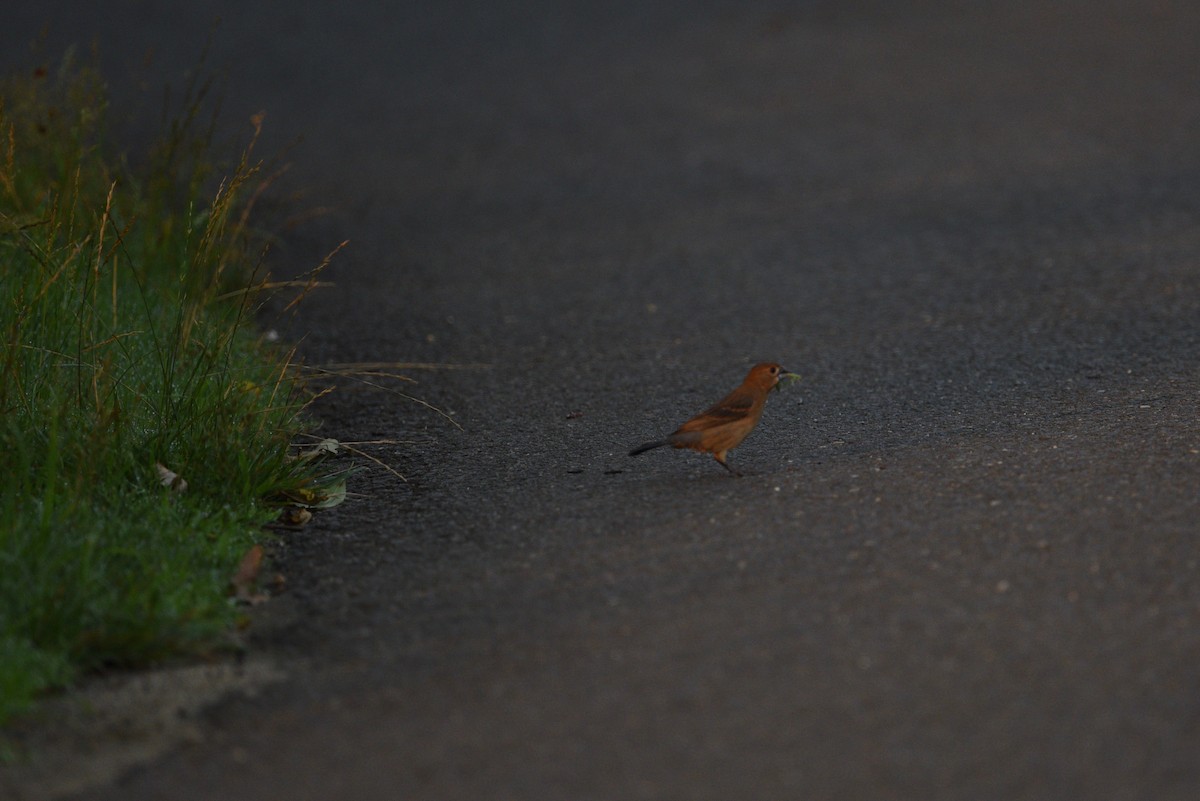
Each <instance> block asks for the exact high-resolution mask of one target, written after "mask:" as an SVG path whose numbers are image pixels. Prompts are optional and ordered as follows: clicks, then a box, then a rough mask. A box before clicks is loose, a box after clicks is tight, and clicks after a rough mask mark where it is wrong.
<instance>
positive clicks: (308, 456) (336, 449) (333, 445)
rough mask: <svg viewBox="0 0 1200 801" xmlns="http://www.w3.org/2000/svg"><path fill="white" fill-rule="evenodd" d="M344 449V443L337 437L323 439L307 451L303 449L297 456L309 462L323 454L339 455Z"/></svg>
mask: <svg viewBox="0 0 1200 801" xmlns="http://www.w3.org/2000/svg"><path fill="white" fill-rule="evenodd" d="M341 451H342V443H340V442H338V441H337V440H336V439H323V440H321V441H320V442H318V443H317V444H316V445H313V446H312V447H311V448H309V449H308V450H306V451H301V452H300V455H299V456H297V457H296V458H297V459H299V460H300V461H302V462H308V461H311V460H313V459H316V458H319V457H322V456H337V455H338V454H339V453H341Z"/></svg>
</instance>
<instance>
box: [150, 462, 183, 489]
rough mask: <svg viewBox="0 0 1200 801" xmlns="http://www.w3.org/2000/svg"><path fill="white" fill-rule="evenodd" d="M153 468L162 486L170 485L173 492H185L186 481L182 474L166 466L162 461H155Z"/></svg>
mask: <svg viewBox="0 0 1200 801" xmlns="http://www.w3.org/2000/svg"><path fill="white" fill-rule="evenodd" d="M154 469H155V471H156V472H157V473H158V482H159V483H160V484H162V485H163V486H164V487H170V488H171V489H173V490H174V491H175V492H187V488H188V483H187V481H185V480H184V478H183V476H181V475H179V474H178V473H176V472H175V471H174V470H171V469H170V468H168V467H167V466H166V465H165V464H163V463H162V462H155V463H154Z"/></svg>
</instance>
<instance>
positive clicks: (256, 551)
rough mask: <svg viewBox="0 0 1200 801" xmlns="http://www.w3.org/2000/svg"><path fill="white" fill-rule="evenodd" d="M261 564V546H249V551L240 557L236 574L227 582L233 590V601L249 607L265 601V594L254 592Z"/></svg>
mask: <svg viewBox="0 0 1200 801" xmlns="http://www.w3.org/2000/svg"><path fill="white" fill-rule="evenodd" d="M262 562H263V547H262V546H261V545H252V546H250V549H249V550H247V551H246V553H245V554H244V555H243V556H242V561H241V562H240V563H239V564H238V569H237V572H236V573H234V574H233V578H231V579H230V580H229V586H230V587H231V588H232V589H233V597H234V599H235V600H237V601H240V602H242V603H247V604H250V605H251V606H254V605H255V604H260V603H262V602H263V601H265V600H267V596H266V595H265V594H263V593H260V592H255V590H256V585H257V583H258V574H259V572H260V571H261V570H262Z"/></svg>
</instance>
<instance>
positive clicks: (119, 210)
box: [0, 61, 309, 722]
mask: <svg viewBox="0 0 1200 801" xmlns="http://www.w3.org/2000/svg"><path fill="white" fill-rule="evenodd" d="M189 97H190V99H189V102H188V103H186V104H185V106H186V108H185V112H184V115H183V117H182V120H181V121H179V122H176V123H173V124H171V125H170V126H169V128H168V130H167V131H166V132H165V133H164V135H163V138H162V140H161V141H160V142H159V144H158V145H157V146H156V147H155V148H154V149H153V151H152V152H151V153H150V154H149V156H148V158H147V159H146V160H145V162H146V165H147V166H145V167H144V168H142V169H141V170H140V171H137V172H135V171H134V170H131V169H129V168H128V167H127V166H125V165H124V164H123V163H121V162H118V161H114V160H113V159H112V157H111V156H110V154H109V153H108V152H107V150H106V143H105V141H104V125H103V122H104V116H105V109H106V95H105V88H104V85H103V83H102V81H101V80H100V78H99V77H98V75H97V74H96V73H95V72H94V71H92V70H89V69H86V68H80V67H76V66H73V65H72V64H71V63H70V62H69V61H68V63H67V64H66V65H65V66H64V68H63V69H62V71H61V72H60V73H59V74H58V75H49V74H46V72H45V71H43V70H38V71H36V72H35V73H33V74H32V75H30V76H25V77H21V78H14V79H10V80H8V81H7V82H5V83H3V84H2V85H0V454H2V459H3V464H2V465H0V722H2V721H3V720H4V719H5V718H6V717H9V716H11V715H12V714H13V713H15V712H16V711H19V710H20V709H22V708H24V707H25V706H27V705H28V703H29V702H30V700H31V699H32V698H34V697H35V696H36V694H37V693H39V692H41V691H44V690H46V689H47V688H54V687H59V686H63V685H65V684H68V683H69V682H71V681H72V679H73V678H75V677H77V676H78V675H80V673H81V672H85V671H90V670H94V669H98V668H101V667H105V666H132V665H141V664H146V663H148V662H151V661H153V660H156V659H160V658H163V657H165V656H167V655H171V654H176V653H179V652H181V651H189V650H197V649H200V650H203V649H208V648H211V647H213V646H214V644H215V643H219V642H220V641H221V639H222V636H223V634H224V633H225V632H228V631H229V629H230V627H231V625H232V624H234V623H235V621H236V616H237V614H238V612H237V610H236V608H235V607H234V605H233V604H232V602H231V601H230V599H229V598H228V597H227V595H226V589H227V586H228V581H229V578H230V576H231V575H232V573H233V572H234V570H235V568H236V566H237V563H238V560H239V558H240V557H241V556H242V555H243V554H244V553H245V552H246V550H247V548H248V547H250V546H251V545H252V544H253V543H254V542H255V541H256V540H258V539H260V538H261V537H262V530H261V525H262V524H263V523H264V522H266V521H268V520H269V519H270V518H272V517H273V516H274V514H275V512H274V511H273V510H272V509H271V508H270V506H269V504H267V503H264V499H266V498H268V497H269V496H271V495H272V494H275V493H280V492H287V491H297V490H300V489H302V488H303V487H304V486H305V484H306V482H307V481H308V480H309V479H308V477H306V476H304V475H303V474H302V473H301V471H302V470H304V469H306V468H305V467H304V465H303V463H302V462H298V461H296V460H291V459H289V458H288V445H289V443H290V442H291V441H292V440H293V438H294V437H295V435H296V434H297V433H298V432H299V431H300V430H301V429H302V427H303V420H302V418H301V401H300V400H299V399H298V397H297V393H296V392H295V391H294V390H295V387H294V386H293V383H292V381H293V379H292V373H291V371H290V370H289V369H288V364H287V354H281V353H277V352H273V351H272V350H270V349H269V348H267V347H266V346H264V345H263V344H262V343H260V342H259V341H258V340H257V339H256V338H255V335H254V331H253V330H252V326H251V324H250V323H251V322H252V317H253V314H252V312H253V309H252V308H251V307H250V306H249V304H250V303H251V299H252V297H253V293H252V292H250V291H240V290H244V289H245V287H247V286H248V285H249V283H250V282H252V281H253V280H254V279H255V272H256V270H257V267H258V265H259V264H260V263H261V253H260V254H257V255H256V254H255V252H254V251H253V250H252V242H253V239H252V237H251V236H250V235H249V234H250V229H249V226H248V224H247V220H248V215H249V211H250V207H251V206H252V205H253V197H255V196H256V194H257V192H258V191H260V190H261V188H262V186H263V182H264V181H265V178H264V177H263V175H262V173H261V169H260V165H259V164H257V163H253V162H251V160H250V155H249V154H250V148H247V150H246V154H245V155H244V156H243V157H242V158H241V160H240V162H238V163H236V164H235V165H232V167H231V169H230V171H229V173H228V177H226V178H225V179H224V180H221V181H219V182H217V181H215V179H214V176H215V175H216V171H215V169H214V168H213V166H212V163H211V161H210V157H209V156H208V155H207V154H208V150H207V145H208V142H209V136H208V135H207V134H205V133H200V134H197V133H195V128H196V125H195V121H196V119H197V117H198V114H197V111H198V109H200V108H201V106H202V101H203V92H193V93H191V94H190V96H189ZM257 126H258V121H256V122H255V136H257ZM252 145H253V140H251V147H252ZM206 186H207V187H209V190H208V192H209V194H208V195H207V196H205V195H204V192H205V187H206ZM214 187H215V188H214ZM166 471H170V473H168V472H166ZM171 473H174V474H177V475H178V477H179V479H181V480H176V481H174V482H171V481H169V480H167V481H164V476H168V477H169V476H170V474H171ZM183 482H186V486H187V489H186V491H180V489H181V488H182V486H183Z"/></svg>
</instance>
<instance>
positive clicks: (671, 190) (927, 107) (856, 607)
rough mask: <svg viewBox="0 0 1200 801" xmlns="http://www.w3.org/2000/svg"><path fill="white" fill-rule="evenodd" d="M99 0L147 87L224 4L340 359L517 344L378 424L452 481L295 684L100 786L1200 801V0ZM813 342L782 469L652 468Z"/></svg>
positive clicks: (333, 591)
mask: <svg viewBox="0 0 1200 801" xmlns="http://www.w3.org/2000/svg"><path fill="white" fill-rule="evenodd" d="M31 5H32V4H31ZM49 5H50V8H49V9H45V8H42V7H41V6H40V4H39V8H38V9H36V10H35V9H32V8H31V9H28V10H25V11H18V12H15V19H16V23H15V24H14V25H13V26H9V27H7V29H6V30H5V31H4V33H3V34H2V39H3V41H4V42H6V43H11V42H14V41H17V40H20V42H23V41H25V40H27V39H28V38H29V37H30V35H31V34H30V31H33V30H35V29H36V21H37V20H38V19H41V18H43V17H45V18H49V19H55V20H57V21H56V23H55V26H54V27H53V28H52V32H51V41H52V42H57V41H66V40H69V39H72V38H73V39H75V40H77V41H78V40H81V39H83V38H87V37H90V36H92V35H93V34H94V35H95V36H96V37H97V38H98V41H99V43H100V45H101V49H102V53H103V54H104V58H105V59H106V61H107V62H108V63H109V64H110V65H111V66H110V78H112V79H113V83H114V86H115V88H116V90H117V91H118V94H120V93H121V92H123V91H125V90H123V89H121V88H120V87H119V86H116V85H117V84H118V83H119V80H118V78H119V76H120V75H122V74H133V73H135V72H136V71H137V70H139V69H143V68H142V67H141V66H140V65H141V64H143V62H144V60H145V59H144V56H145V54H146V53H147V51H148V50H150V49H153V50H154V52H155V53H156V56H155V59H154V60H153V63H154V65H155V67H154V68H153V69H152V71H151V74H152V75H155V76H156V79H157V76H158V75H162V76H165V77H164V79H166V78H172V77H173V76H176V75H179V74H181V72H182V70H183V69H184V68H186V67H187V66H189V65H190V64H192V63H194V60H195V59H196V58H197V57H198V53H199V52H200V49H201V46H202V43H203V39H204V35H205V31H206V30H207V28H208V23H209V22H210V21H211V19H212V18H213V17H214V16H216V15H218V14H220V15H221V16H222V17H223V23H222V26H221V29H220V30H219V32H218V33H217V35H216V37H215V39H214V44H213V48H212V54H211V57H210V63H211V64H212V65H214V66H215V67H217V68H219V69H220V70H221V71H222V72H223V74H224V75H226V76H227V80H226V83H225V86H224V93H225V98H226V99H225V103H224V114H223V120H224V126H225V128H224V130H227V131H228V132H229V133H230V135H236V134H238V133H240V132H243V131H245V130H247V129H248V123H246V120H247V119H248V118H249V115H250V114H251V113H253V112H255V111H258V110H266V112H267V125H268V135H269V140H268V142H267V146H268V147H270V146H274V145H278V144H281V143H283V142H286V141H288V140H289V139H290V138H291V137H292V136H293V135H302V136H303V142H302V143H301V144H300V145H299V146H298V147H297V148H296V149H295V150H294V151H293V152H292V155H291V158H292V159H293V160H294V161H295V163H296V167H295V169H294V171H293V179H292V180H293V181H295V182H296V183H298V184H300V185H303V186H305V187H307V189H308V196H307V197H308V199H309V201H308V202H312V203H319V204H324V205H329V206H331V207H333V209H334V213H333V214H332V215H330V216H328V217H326V218H323V219H322V220H320V221H317V222H314V223H312V224H310V225H307V226H304V227H302V228H301V229H300V230H298V231H296V232H295V233H294V234H293V235H292V237H291V238H290V239H289V240H288V241H286V242H285V243H284V244H283V245H281V247H280V248H279V249H278V250H277V251H276V257H277V260H278V263H279V269H280V270H281V271H286V270H288V269H292V268H296V269H300V268H303V267H306V266H311V265H312V264H314V263H315V262H316V261H317V260H319V258H320V256H321V255H323V253H324V252H325V251H326V250H328V249H329V248H331V247H332V246H333V245H335V244H336V243H337V242H338V241H341V240H342V239H345V238H348V239H350V240H351V245H350V246H349V248H348V249H347V250H346V251H344V253H343V254H341V255H340V256H339V257H338V259H337V261H336V263H335V265H334V266H333V267H332V268H331V270H330V273H329V276H330V277H331V278H332V279H333V280H334V281H335V282H336V283H337V286H336V287H335V288H333V289H330V290H327V291H324V292H322V293H321V294H319V295H318V296H316V297H314V298H312V299H310V301H309V302H308V303H307V304H306V306H305V307H304V309H303V310H302V312H301V313H300V314H299V316H298V317H296V318H295V319H294V320H290V321H288V322H287V324H286V327H285V329H284V330H285V331H286V333H288V335H290V336H303V337H304V339H303V345H302V350H303V353H304V355H305V358H307V359H308V360H309V361H310V362H312V363H317V364H325V363H334V362H373V361H433V362H451V363H459V364H466V363H471V364H485V365H488V366H487V367H478V368H471V369H458V370H441V371H430V372H421V373H419V374H418V375H417V377H419V378H420V384H418V385H416V386H414V387H406V388H405V390H404V391H406V392H410V393H412V394H415V395H418V396H419V397H421V398H423V399H426V400H428V401H429V402H431V403H434V404H436V405H438V406H439V407H441V408H443V409H445V410H448V411H450V412H452V413H453V417H454V419H455V420H456V421H458V423H459V424H460V425H461V427H462V428H461V430H459V429H458V428H455V427H454V426H452V425H450V424H449V423H447V422H446V421H445V420H444V419H443V418H441V417H440V416H438V415H436V414H434V413H432V412H430V411H429V410H428V409H426V408H424V407H422V406H419V405H416V404H414V403H411V402H406V401H404V400H403V399H401V398H399V397H397V396H395V395H394V394H389V393H385V392H375V391H366V390H362V389H357V388H355V387H353V386H351V387H347V388H346V389H345V390H344V391H340V392H337V393H335V394H334V395H333V396H331V397H329V398H328V399H327V402H325V403H324V404H323V405H322V406H321V407H320V409H319V412H320V414H321V415H322V417H323V419H324V420H325V421H326V422H325V429H324V431H325V432H326V433H327V434H329V435H330V436H336V437H339V438H342V439H345V440H372V439H379V438H389V439H399V440H408V441H411V444H400V445H393V446H382V447H379V448H377V449H376V450H374V451H373V453H374V454H375V455H377V456H379V457H381V458H384V459H386V460H387V461H388V462H389V463H390V464H392V465H394V466H395V467H396V469H397V470H399V471H400V472H402V473H404V474H405V475H406V476H407V477H408V482H407V483H402V482H400V481H398V480H396V479H394V478H393V477H392V476H390V475H388V474H387V473H385V472H383V471H382V470H378V469H376V470H371V471H368V472H367V473H365V474H364V475H363V476H361V477H360V479H359V482H358V484H357V485H356V486H355V487H354V489H355V490H356V491H357V492H358V493H359V497H357V498H355V499H354V500H352V501H351V502H348V503H346V504H345V505H343V506H342V507H339V508H338V509H336V510H333V511H331V512H328V513H325V514H323V515H321V516H320V517H319V518H318V520H317V521H315V522H314V523H313V524H312V525H310V526H309V527H308V528H306V529H305V530H304V531H302V532H299V533H297V534H294V535H291V536H289V537H288V539H287V545H286V550H285V552H284V553H283V555H282V564H283V567H284V570H285V572H286V573H287V575H288V580H289V587H290V591H289V592H288V593H287V594H286V595H285V596H283V597H282V598H281V599H280V600H279V601H277V602H273V603H272V604H271V605H268V606H272V605H274V604H280V605H281V606H280V607H279V608H288V609H291V610H293V611H294V612H295V613H296V617H295V618H294V620H292V622H290V623H288V624H287V625H283V626H275V627H265V628H264V630H263V631H262V632H260V633H258V634H257V635H256V636H255V639H254V648H255V650H256V652H257V653H260V654H267V655H270V656H272V657H274V658H278V659H280V660H281V661H283V662H284V663H285V664H288V665H289V666H290V674H291V675H290V678H289V679H288V680H287V681H285V682H283V683H282V684H279V685H276V686H274V687H273V688H271V689H269V690H267V691H266V692H264V693H263V694H262V695H260V696H259V697H257V698H255V699H236V698H235V699H233V700H230V701H227V702H225V703H222V704H220V705H219V706H217V707H216V708H214V709H213V710H211V712H210V713H209V714H208V715H207V716H206V717H205V719H204V722H203V726H204V729H203V732H204V733H203V736H202V737H201V738H199V741H198V742H195V743H193V744H191V745H188V746H185V747H182V748H177V749H175V750H173V751H172V752H171V753H169V754H167V755H165V756H164V757H162V758H160V759H159V760H157V761H156V762H154V763H153V764H150V765H147V766H143V767H141V768H138V769H136V770H133V771H131V772H129V773H127V774H126V775H125V776H123V777H122V778H121V779H120V780H119V781H117V782H116V783H115V784H114V785H112V786H109V787H106V788H97V789H95V790H94V791H93V792H91V793H89V794H88V795H87V796H86V797H88V798H104V799H107V798H112V799H118V798H119V799H150V798H164V799H166V798H170V799H208V798H232V797H244V798H251V797H253V798H287V799H293V800H296V801H298V800H299V799H329V798H359V799H374V798H379V799H392V798H406V799H526V798H528V799H533V798H537V799H542V798H564V799H568V798H569V799H640V798H645V799H710V798H711V799H731V798H754V799H783V798H789V799H798V798H804V799H840V800H843V801H844V800H846V799H1005V800H1006V801H1011V800H1012V799H1067V798H1081V799H1082V798H1087V799H1147V798H1154V799H1193V798H1196V797H1200V572H1198V569H1197V565H1198V563H1200V551H1198V548H1197V535H1198V534H1200V495H1198V487H1200V430H1198V426H1197V393H1198V392H1200V374H1198V372H1197V353H1198V347H1200V295H1198V290H1200V147H1198V145H1200V80H1197V75H1198V74H1200V73H1198V71H1197V68H1198V67H1200V6H1198V5H1197V4H1195V3H1188V2H1154V3H1148V2H1147V3H1134V2H1128V3H1126V2H1116V1H1115V0H1103V1H1102V2H1090V3H1066V2H1051V3H1045V2H1033V1H1032V0H1029V1H1028V2H1003V3H1002V2H983V3H970V4H961V3H949V2H945V3H938V2H918V3H912V4H896V3H891V2H864V3H858V4H847V3H841V2H824V1H823V0H814V1H813V2H806V3H778V2H774V3H767V2H736V3H735V2H729V3H722V2H706V3H683V2H663V3H650V4H646V3H624V2H618V3H600V2H596V3H590V2H581V3H575V4H570V5H568V4H560V3H550V2H545V3H537V2H523V3H470V2H447V3H439V4H436V7H435V8H422V7H421V6H422V4H415V3H413V4H402V7H400V8H395V7H393V6H392V4H384V3H380V4H377V5H375V4H372V5H370V7H346V8H344V9H340V10H333V9H331V8H327V7H326V6H325V4H319V3H302V2H288V3H265V4H258V5H257V6H256V7H255V8H253V9H250V10H245V9H242V8H240V6H241V5H242V4H237V3H228V4H224V3H209V4H196V5H194V6H188V7H186V8H183V7H181V8H174V7H172V8H171V10H170V11H167V10H165V9H164V8H159V7H157V4H147V3H142V2H128V1H124V2H113V3H106V4H102V7H101V6H99V5H98V6H97V7H96V8H94V9H90V10H86V11H81V10H79V9H75V8H74V5H73V4H66V3H58V4H54V3H51V4H49ZM56 5H57V6H59V8H58V10H57V11H56V10H55V8H54V6H56ZM163 5H165V4H163ZM426 5H429V6H433V5H434V4H426ZM901 5H903V6H904V7H903V8H901V7H900V6H901ZM64 9H71V10H70V11H69V13H68V12H67V11H66V10H64ZM6 52H7V53H8V55H6V56H5V59H6V61H11V60H14V59H17V58H18V56H19V55H20V54H21V50H20V49H19V48H17V49H13V48H12V47H10V48H9V49H8V50H7V51H6ZM122 70H124V72H122ZM154 70H160V71H161V72H155V71H154ZM114 73H115V74H116V75H115V76H114ZM151 83H153V81H152V82H151ZM131 86H132V84H131ZM137 97H155V98H156V97H157V96H156V95H155V94H154V93H153V92H149V93H146V94H145V95H139V94H138V93H137V92H135V91H133V90H132V89H130V90H129V91H128V99H126V100H125V101H124V102H126V103H129V104H134V103H136V102H142V101H136V100H135V98H137ZM768 359H769V360H776V361H780V362H782V363H783V364H784V365H785V366H786V367H788V368H790V369H792V370H795V371H798V372H800V373H801V374H803V375H804V378H805V380H804V382H803V383H802V384H799V385H797V386H793V387H791V388H789V389H788V390H786V391H785V392H781V393H778V394H775V395H773V396H772V398H771V400H770V402H769V403H768V406H767V409H766V414H765V416H764V419H763V422H762V424H761V426H760V428H759V430H758V431H756V432H755V434H754V435H752V436H751V438H750V439H748V440H747V442H746V443H745V444H744V445H743V446H742V447H741V448H740V449H739V450H737V451H735V452H734V453H733V455H732V457H731V460H733V461H734V462H735V463H736V464H737V465H738V466H739V467H740V468H741V469H742V470H743V472H745V473H746V474H747V475H746V476H745V477H744V478H741V479H733V478H731V477H730V476H728V475H727V474H726V473H725V471H724V470H722V469H720V467H719V466H717V465H715V464H713V463H712V461H711V460H710V459H707V458H702V457H698V456H695V455H692V454H683V453H678V452H669V451H663V450H659V451H654V452H652V453H649V454H646V455H644V456H641V457H639V458H638V459H636V460H634V459H629V458H628V457H627V456H626V451H627V450H628V449H629V448H630V447H631V446H633V445H635V444H637V443H639V442H642V441H644V440H646V439H650V438H653V437H654V436H657V435H661V434H663V433H666V432H669V431H670V430H672V429H673V428H674V426H675V425H676V424H678V423H679V422H681V421H682V420H683V419H684V418H686V417H687V416H688V415H690V414H691V413H693V412H695V411H697V410H699V409H700V408H701V407H703V406H704V405H705V404H706V403H708V402H711V401H713V400H715V399H716V398H717V397H719V396H720V395H721V394H722V393H724V392H725V391H726V390H728V389H729V388H731V387H732V386H733V385H734V384H736V383H737V382H738V381H739V380H740V378H741V376H742V375H743V373H744V372H745V370H746V368H747V367H748V366H749V365H750V364H751V363H753V362H754V361H758V360H768Z"/></svg>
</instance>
